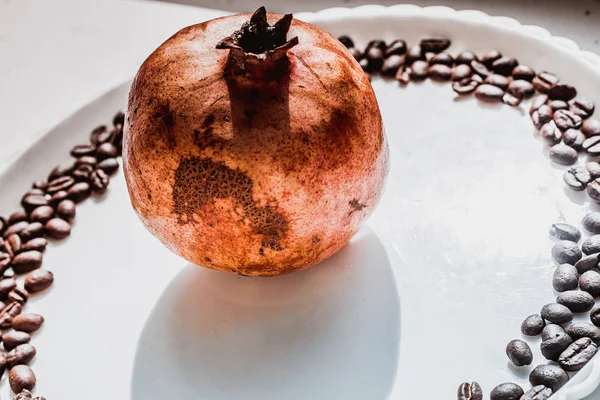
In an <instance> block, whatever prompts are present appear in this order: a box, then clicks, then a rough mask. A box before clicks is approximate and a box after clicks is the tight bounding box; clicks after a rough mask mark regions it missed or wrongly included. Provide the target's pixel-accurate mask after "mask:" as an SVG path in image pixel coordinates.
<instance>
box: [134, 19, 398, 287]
mask: <svg viewBox="0 0 600 400" xmlns="http://www.w3.org/2000/svg"><path fill="white" fill-rule="evenodd" d="M267 16H268V21H269V22H270V23H271V24H273V23H275V22H276V21H277V20H279V19H280V18H282V16H281V15H277V14H268V15H267ZM249 18H250V15H249V14H248V15H235V16H228V17H223V18H219V19H215V20H211V21H208V22H205V23H201V24H197V25H193V26H189V27H187V28H184V29H182V30H181V31H179V32H178V33H176V34H175V35H173V36H172V37H171V38H169V39H168V40H167V41H166V42H165V43H163V44H162V45H161V46H160V47H159V48H158V49H157V50H155V51H154V52H153V53H152V54H151V55H150V56H149V57H148V59H146V61H145V62H144V63H143V64H142V66H141V67H140V69H139V71H138V73H137V75H136V77H135V79H134V82H133V85H132V88H131V91H130V94H129V104H128V110H127V118H126V124H125V133H124V141H123V166H124V173H125V178H126V182H127V186H128V190H129V195H130V198H131V203H132V205H133V207H134V209H135V211H136V213H137V214H138V215H139V217H140V219H141V221H142V222H143V224H144V225H145V226H146V228H147V229H148V230H149V231H150V232H151V233H152V234H154V235H155V236H156V237H157V238H158V239H160V240H161V241H162V242H163V243H164V244H165V245H166V246H167V247H168V248H169V249H170V250H171V251H173V252H175V253H177V254H179V255H180V256H181V257H183V258H185V259H187V260H188V261H190V262H192V263H195V264H198V265H201V266H205V267H210V268H214V269H218V270H223V271H229V272H234V273H237V274H241V275H246V276H273V275H280V274H285V273H290V272H293V271H297V270H301V269H304V268H307V267H310V266H312V265H315V264H317V263H319V262H320V261H322V260H324V259H325V258H327V257H329V256H331V255H332V254H333V253H335V252H336V251H338V250H339V249H341V248H342V247H343V246H344V245H345V244H346V243H347V242H348V241H349V240H350V238H351V237H352V236H353V235H354V234H355V233H356V232H357V230H358V229H359V227H360V225H361V222H362V221H363V220H364V219H365V218H366V217H367V216H368V215H369V214H370V213H371V212H372V211H373V209H374V208H375V207H376V205H377V203H378V201H379V198H380V196H381V194H382V190H383V186H384V181H385V175H386V173H387V163H388V147H387V142H386V139H385V135H384V130H383V124H382V119H381V115H380V111H379V106H378V104H377V100H376V98H375V94H374V92H373V90H372V88H371V85H370V83H369V81H368V78H367V77H366V76H365V74H364V72H363V71H362V69H361V68H360V66H359V65H358V63H357V62H356V61H355V60H354V58H353V57H352V56H351V55H349V54H348V52H347V50H346V48H345V47H344V46H343V45H342V44H341V43H340V42H339V41H338V40H337V39H336V38H335V37H333V36H332V35H330V34H329V33H327V32H325V31H324V30H322V29H320V28H318V27H316V26H313V25H310V24H308V23H304V22H301V21H298V20H293V21H292V23H291V27H290V29H289V32H288V35H287V38H288V39H290V38H293V37H298V42H299V44H298V45H296V46H294V47H292V48H291V49H289V50H288V51H287V60H288V62H287V65H286V67H285V71H284V72H285V73H284V74H282V76H279V77H276V78H275V79H274V80H272V81H270V82H251V83H250V84H249V85H248V83H247V82H241V81H236V80H235V78H230V79H226V78H225V76H226V75H227V74H226V70H227V68H228V60H229V53H230V50H219V49H216V46H217V44H218V43H219V41H221V40H222V39H223V38H225V37H227V36H229V35H231V34H232V32H234V31H236V30H237V29H239V28H240V26H241V25H242V24H243V23H244V22H246V21H247V20H248V19H249Z"/></svg>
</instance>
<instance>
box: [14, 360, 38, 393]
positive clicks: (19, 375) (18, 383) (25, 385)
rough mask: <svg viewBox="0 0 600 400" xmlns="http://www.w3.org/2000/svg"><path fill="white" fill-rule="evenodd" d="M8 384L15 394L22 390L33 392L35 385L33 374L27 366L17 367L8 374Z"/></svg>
mask: <svg viewBox="0 0 600 400" xmlns="http://www.w3.org/2000/svg"><path fill="white" fill-rule="evenodd" d="M8 383H9V384H10V388H11V389H12V391H13V392H15V393H19V392H21V391H22V390H23V389H27V390H33V388H34V387H35V384H36V378H35V374H34V373H33V371H32V370H31V368H29V367H28V366H27V365H17V366H16V367H14V368H12V369H11V370H10V372H9V374H8Z"/></svg>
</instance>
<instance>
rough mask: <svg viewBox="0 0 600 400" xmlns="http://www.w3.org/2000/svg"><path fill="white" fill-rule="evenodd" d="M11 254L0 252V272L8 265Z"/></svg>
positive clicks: (4, 270)
mask: <svg viewBox="0 0 600 400" xmlns="http://www.w3.org/2000/svg"><path fill="white" fill-rule="evenodd" d="M10 262H11V256H10V255H9V254H8V253H4V252H0V272H1V273H4V272H6V270H8V267H9V266H10Z"/></svg>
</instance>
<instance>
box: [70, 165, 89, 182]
mask: <svg viewBox="0 0 600 400" xmlns="http://www.w3.org/2000/svg"><path fill="white" fill-rule="evenodd" d="M93 171H94V167H92V166H91V165H89V164H83V165H78V166H77V167H76V168H75V169H74V170H73V172H72V173H71V175H72V176H73V178H74V179H75V182H87V181H89V180H90V175H91V174H92V172H93Z"/></svg>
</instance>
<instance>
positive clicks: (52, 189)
mask: <svg viewBox="0 0 600 400" xmlns="http://www.w3.org/2000/svg"><path fill="white" fill-rule="evenodd" d="M74 183H75V179H73V177H71V176H62V177H60V178H56V179H54V180H52V181H50V183H48V187H47V188H46V192H48V194H55V193H57V192H59V191H61V190H67V189H69V188H70V187H71V186H73V184H74Z"/></svg>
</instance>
